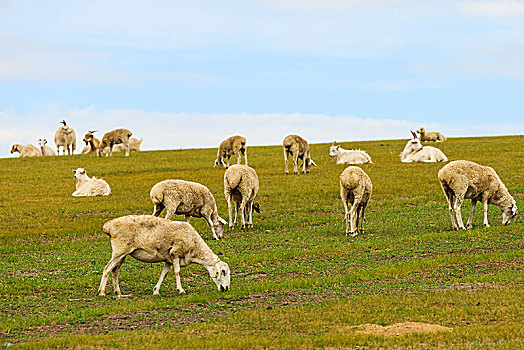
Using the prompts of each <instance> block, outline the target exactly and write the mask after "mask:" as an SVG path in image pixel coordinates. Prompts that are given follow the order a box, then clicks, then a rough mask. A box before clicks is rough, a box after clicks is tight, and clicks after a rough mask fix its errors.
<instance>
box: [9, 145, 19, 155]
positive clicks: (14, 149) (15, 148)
mask: <svg viewBox="0 0 524 350" xmlns="http://www.w3.org/2000/svg"><path fill="white" fill-rule="evenodd" d="M18 146H19V145H18V144H16V145H13V147H11V153H15V152H20V151H19V149H18Z"/></svg>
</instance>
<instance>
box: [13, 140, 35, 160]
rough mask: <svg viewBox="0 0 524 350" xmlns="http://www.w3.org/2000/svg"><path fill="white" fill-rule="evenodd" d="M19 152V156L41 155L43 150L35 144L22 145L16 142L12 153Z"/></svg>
mask: <svg viewBox="0 0 524 350" xmlns="http://www.w3.org/2000/svg"><path fill="white" fill-rule="evenodd" d="M15 152H18V153H19V155H18V156H19V157H20V158H23V157H41V156H42V151H40V150H39V149H38V148H36V147H35V146H33V145H21V144H19V143H15V144H14V145H13V146H12V147H11V153H15Z"/></svg>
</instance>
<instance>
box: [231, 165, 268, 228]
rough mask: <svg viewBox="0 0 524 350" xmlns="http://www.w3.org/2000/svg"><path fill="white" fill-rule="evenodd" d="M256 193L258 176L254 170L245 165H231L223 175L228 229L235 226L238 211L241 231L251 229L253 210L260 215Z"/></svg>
mask: <svg viewBox="0 0 524 350" xmlns="http://www.w3.org/2000/svg"><path fill="white" fill-rule="evenodd" d="M257 193H258V176H257V173H256V172H255V170H254V169H253V168H251V167H248V166H247V165H241V164H236V165H232V166H231V167H230V168H229V169H227V170H226V172H225V173H224V195H225V197H226V200H227V208H228V213H229V227H231V228H233V227H234V226H235V225H236V224H237V214H238V212H239V209H240V223H241V227H242V229H244V228H245V227H246V224H247V226H248V227H253V209H255V211H256V212H258V213H260V206H259V205H258V203H255V197H256V196H257ZM232 201H234V202H235V203H236V205H235V221H234V222H233V215H232V214H233V213H232V209H233V203H232Z"/></svg>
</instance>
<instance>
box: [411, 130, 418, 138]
mask: <svg viewBox="0 0 524 350" xmlns="http://www.w3.org/2000/svg"><path fill="white" fill-rule="evenodd" d="M410 131H411V135H413V138H414V139H416V138H417V134H415V133H414V132H413V131H412V130H410Z"/></svg>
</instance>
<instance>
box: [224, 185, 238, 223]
mask: <svg viewBox="0 0 524 350" xmlns="http://www.w3.org/2000/svg"><path fill="white" fill-rule="evenodd" d="M226 200H227V212H228V214H229V227H231V228H233V227H235V224H233V205H232V204H233V203H231V193H227V194H226ZM235 221H236V214H235Z"/></svg>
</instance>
